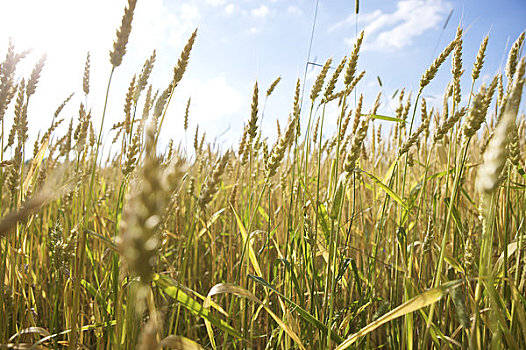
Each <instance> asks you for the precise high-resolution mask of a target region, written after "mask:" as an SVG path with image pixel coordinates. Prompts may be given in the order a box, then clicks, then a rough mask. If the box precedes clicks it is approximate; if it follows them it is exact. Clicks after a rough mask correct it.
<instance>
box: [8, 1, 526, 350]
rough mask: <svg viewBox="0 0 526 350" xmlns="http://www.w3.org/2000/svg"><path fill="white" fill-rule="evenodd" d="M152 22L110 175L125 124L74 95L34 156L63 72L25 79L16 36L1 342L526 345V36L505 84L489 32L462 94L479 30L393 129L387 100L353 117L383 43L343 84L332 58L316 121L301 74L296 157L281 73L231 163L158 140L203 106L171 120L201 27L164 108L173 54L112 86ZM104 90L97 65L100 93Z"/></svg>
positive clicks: (457, 46)
mask: <svg viewBox="0 0 526 350" xmlns="http://www.w3.org/2000/svg"><path fill="white" fill-rule="evenodd" d="M134 8H135V1H131V0H130V2H129V4H128V7H127V9H126V10H125V15H124V17H123V22H122V26H121V28H120V29H119V31H118V32H117V40H116V41H115V45H114V49H113V50H112V52H111V55H110V58H111V60H110V64H111V65H112V67H113V68H112V72H111V75H110V77H109V81H108V89H107V95H106V101H107V99H108V98H109V96H126V98H125V101H126V102H125V106H124V113H123V116H122V121H121V122H119V123H117V124H115V125H114V126H113V127H112V128H111V131H110V133H111V135H112V136H113V137H114V140H113V142H114V143H116V144H117V146H116V148H118V149H119V151H118V152H116V153H115V154H112V155H111V157H110V158H108V159H107V160H105V161H104V160H103V158H102V156H103V154H102V152H101V151H100V144H101V138H102V134H103V129H104V125H102V124H101V125H94V123H93V121H92V116H91V115H90V113H89V112H88V111H89V110H91V108H90V107H89V106H86V105H85V102H86V101H87V99H84V101H83V102H82V103H80V106H79V109H78V111H79V112H78V116H77V117H75V118H73V119H71V120H64V119H62V116H61V114H60V113H61V111H62V109H63V107H64V105H65V104H66V103H74V101H75V100H73V99H72V98H71V96H70V97H68V99H66V100H65V101H64V102H63V103H62V104H60V101H57V104H59V107H58V109H57V112H56V113H55V115H54V116H52V121H51V123H50V127H49V129H48V130H47V131H42V132H41V135H42V136H40V137H38V138H37V140H36V141H35V143H34V145H33V153H32V154H31V153H30V150H31V148H30V146H29V145H28V144H27V138H28V136H27V135H28V115H27V111H28V104H29V102H30V97H31V96H32V95H33V94H34V93H35V92H36V93H38V88H37V85H38V80H39V77H40V72H41V70H42V67H43V65H44V58H43V59H41V60H40V61H39V62H38V63H37V65H36V67H35V69H34V70H33V72H32V73H31V75H30V76H29V77H27V78H25V77H20V76H19V75H18V74H17V73H16V67H17V65H18V63H19V62H20V61H21V60H23V59H24V58H25V56H26V55H27V53H25V52H18V51H17V50H16V49H15V47H14V46H13V44H11V43H10V44H9V47H8V49H7V51H6V56H5V59H4V61H3V62H2V63H1V65H0V84H1V85H0V121H1V123H2V133H1V140H2V141H1V146H2V147H1V159H0V166H1V167H0V186H1V187H0V190H1V195H2V199H1V201H0V203H1V214H2V219H1V221H0V252H1V262H2V263H1V265H0V279H1V281H2V283H0V343H1V344H2V347H9V348H35V349H36V348H64V347H69V348H71V349H74V348H79V347H82V348H90V349H91V348H96V349H135V348H139V349H154V348H162V347H168V348H176V349H200V348H213V349H217V348H219V349H226V348H232V349H244V348H257V349H264V348H267V349H289V348H297V349H329V348H331V349H332V348H337V349H346V348H360V349H373V348H382V347H383V348H400V349H402V348H440V349H446V348H469V349H486V348H490V347H491V348H499V349H500V348H512V349H520V348H521V346H523V345H522V340H521V339H525V338H526V299H525V297H524V295H525V293H526V268H525V264H524V263H525V262H526V254H525V253H526V245H525V243H526V242H525V232H526V228H525V226H526V225H525V222H524V220H525V215H524V213H525V212H526V198H525V190H526V174H525V170H524V169H525V164H524V154H525V152H526V149H525V147H526V145H525V143H524V140H525V137H526V135H525V132H526V131H525V126H526V119H525V117H524V114H522V115H519V106H520V102H521V98H522V95H523V92H522V88H523V85H524V72H525V67H526V65H525V59H524V57H521V48H522V46H523V41H524V34H522V35H521V36H520V37H519V38H518V39H517V41H516V43H515V44H514V45H513V47H512V49H511V51H510V54H509V58H508V61H507V64H506V71H505V73H504V75H503V74H500V73H498V74H497V75H496V76H495V78H494V79H493V80H492V81H491V83H490V84H489V85H485V84H480V82H479V81H478V80H479V76H480V73H481V71H483V69H484V67H483V65H484V57H485V50H486V46H487V42H488V38H485V39H484V40H483V42H482V44H481V48H480V51H479V53H478V55H477V57H476V58H475V62H474V66H473V69H472V72H471V76H472V82H471V85H470V87H469V90H461V85H460V79H461V77H462V75H463V73H464V71H465V69H468V68H464V67H463V66H462V65H463V62H462V41H463V32H462V29H460V28H459V30H458V31H457V35H456V37H455V38H453V40H452V41H451V43H450V44H449V45H448V46H447V47H446V48H445V50H444V51H443V52H442V53H441V54H440V55H439V56H438V58H437V59H436V60H435V61H434V62H433V64H432V65H431V66H430V67H429V68H428V69H427V70H426V71H425V72H423V75H422V79H421V81H420V88H419V91H418V92H417V94H416V98H413V97H412V96H411V94H410V93H407V92H404V90H402V92H401V93H400V94H399V107H398V108H397V109H396V114H395V115H392V116H382V115H378V114H377V110H378V108H379V101H380V96H378V97H377V99H376V101H377V102H376V103H375V104H374V105H373V106H366V105H365V104H364V102H363V101H364V99H363V97H362V96H361V95H360V97H359V99H358V100H359V103H358V105H357V106H356V108H355V110H354V111H353V110H351V106H350V104H349V95H350V94H351V93H353V92H354V91H355V89H356V88H357V84H358V82H359V81H360V79H362V77H363V76H364V73H363V72H361V73H358V72H357V67H358V63H359V51H360V45H361V41H362V39H363V35H364V33H362V34H361V35H360V36H359V38H358V41H357V43H356V44H355V46H354V49H353V51H352V52H350V54H349V58H344V59H343V60H342V61H341V62H340V63H339V65H338V66H337V68H336V70H335V71H334V73H333V74H332V75H329V74H328V71H329V67H330V65H331V62H332V60H328V61H327V63H326V64H325V66H324V67H323V68H322V69H321V72H320V75H319V76H318V78H317V79H316V81H315V83H314V86H313V87H312V90H311V93H310V106H309V105H308V104H303V105H307V106H309V109H308V111H307V112H305V111H301V110H300V106H301V105H302V103H301V100H300V90H301V84H302V83H301V82H300V81H299V80H298V83H297V85H296V90H295V98H294V101H293V102H292V106H291V112H290V116H289V119H288V122H287V125H285V126H281V125H280V124H279V123H278V124H277V128H278V131H277V134H278V138H277V141H276V143H275V144H273V145H271V144H268V143H267V139H266V138H265V135H262V133H261V130H260V128H259V127H258V125H260V122H259V123H258V119H259V120H261V118H262V116H263V114H264V109H265V105H266V102H267V100H270V99H271V98H272V96H271V94H272V93H273V91H274V87H275V86H276V84H277V83H278V82H279V78H278V79H277V80H276V81H275V82H274V83H272V84H271V85H270V87H269V88H268V89H267V90H266V91H267V93H266V96H265V101H264V102H265V103H263V104H260V100H261V97H260V96H259V88H258V85H261V83H260V82H259V83H256V84H255V87H254V93H253V98H252V112H251V115H250V119H249V120H248V121H247V123H246V127H245V129H244V130H245V131H244V133H243V135H242V136H240V145H239V147H238V148H237V149H234V148H232V149H230V150H227V151H226V152H224V153H223V154H220V152H219V151H218V147H217V145H215V144H213V143H210V142H208V141H207V139H206V136H205V135H201V136H200V135H199V132H198V130H196V131H195V138H194V142H193V145H194V152H188V150H187V149H186V146H185V145H181V146H180V147H174V144H173V141H172V142H170V143H169V146H168V148H166V149H164V150H161V147H159V145H158V144H157V140H158V138H159V134H160V132H161V131H162V130H163V128H162V124H163V120H164V119H165V118H178V117H180V120H181V126H183V129H184V130H185V133H186V132H187V129H188V118H191V117H192V114H191V105H190V100H188V104H187V108H186V112H185V115H184V116H183V115H181V116H173V115H170V114H169V113H167V108H168V105H169V103H170V101H171V99H172V96H173V95H174V94H176V93H177V89H176V87H177V85H178V83H179V81H180V80H181V78H182V77H183V73H184V71H185V69H186V66H187V64H188V62H189V60H190V55H191V49H192V45H193V43H194V41H195V40H198V37H197V38H196V36H197V32H194V33H193V34H192V35H191V37H190V38H189V41H188V43H187V45H186V46H185V48H184V49H183V51H182V54H181V57H180V59H179V61H178V63H177V65H176V66H175V68H174V76H173V79H172V81H171V82H170V84H169V85H168V86H167V87H166V88H165V89H164V90H161V92H160V93H159V94H154V93H152V91H153V90H154V89H152V87H151V85H148V79H149V75H150V73H151V71H152V69H153V68H154V64H155V52H154V53H153V54H152V55H151V56H150V57H149V58H148V59H147V61H146V63H145V64H144V66H143V67H142V70H141V71H140V72H139V73H138V74H137V75H136V76H134V77H133V79H131V83H130V86H129V88H128V91H121V92H118V91H112V89H111V78H112V76H113V74H118V70H117V69H116V68H117V67H118V66H119V65H120V63H121V61H122V59H123V57H124V56H125V51H126V50H125V47H126V42H127V40H128V35H129V32H130V30H131V24H132V19H133V11H134ZM365 35H366V33H365ZM449 56H452V60H451V61H452V69H451V72H452V76H451V83H450V84H449V85H448V87H447V88H446V89H445V93H444V96H443V104H442V106H430V105H429V102H428V101H426V100H425V99H423V98H422V92H423V91H424V89H425V88H426V86H427V85H428V84H429V83H431V81H432V80H433V78H434V77H435V75H436V73H437V71H438V70H439V69H446V68H445V65H446V64H447V62H448V57H449ZM467 59H469V58H467ZM89 77H90V59H89V55H88V56H87V59H86V64H85V71H84V79H83V82H82V83H83V91H84V93H85V95H86V97H87V96H88V94H89V93H90V90H91V87H90V85H89ZM462 91H463V93H464V94H465V95H467V96H469V98H467V99H465V98H464V99H463V98H462ZM358 92H359V93H361V92H362V91H358ZM466 100H467V101H468V102H467V103H465V102H464V101H466ZM331 104H334V105H336V106H337V107H338V108H337V109H334V108H327V107H328V106H329V105H331ZM10 106H12V108H10ZM334 110H337V112H336V114H333V113H329V112H328V111H334ZM366 111H367V112H366ZM7 118H11V119H12V120H13V123H8V122H7ZM303 118H306V121H307V122H306V123H301V120H302V119H303ZM102 120H104V117H103V118H102ZM328 120H337V125H338V127H337V130H336V132H335V133H334V134H332V135H331V134H327V131H326V129H327V128H326V122H327V121H328ZM61 123H64V124H69V127H68V128H65V129H64V130H65V133H63V134H61V131H60V130H61V129H60V128H59V125H60V124H61ZM10 124H12V127H11V129H10V130H7V125H10ZM301 125H306V128H305V130H301ZM386 128H390V131H388V132H387V131H385V130H386ZM381 129H383V130H384V132H382V131H381ZM387 135H388V136H387ZM189 154H192V155H191V156H189ZM26 160H27V161H26Z"/></svg>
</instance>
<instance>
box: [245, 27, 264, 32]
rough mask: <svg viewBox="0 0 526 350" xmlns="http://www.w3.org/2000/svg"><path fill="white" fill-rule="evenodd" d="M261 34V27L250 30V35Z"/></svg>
mask: <svg viewBox="0 0 526 350" xmlns="http://www.w3.org/2000/svg"><path fill="white" fill-rule="evenodd" d="M259 33H261V28H259V27H250V28H249V29H248V34H259Z"/></svg>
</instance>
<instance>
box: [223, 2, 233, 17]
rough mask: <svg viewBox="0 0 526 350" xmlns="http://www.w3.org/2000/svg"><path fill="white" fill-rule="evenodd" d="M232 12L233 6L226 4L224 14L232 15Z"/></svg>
mask: <svg viewBox="0 0 526 350" xmlns="http://www.w3.org/2000/svg"><path fill="white" fill-rule="evenodd" d="M234 10H235V6H234V4H228V5H226V6H225V13H226V14H227V15H230V14H232V13H233V12H234Z"/></svg>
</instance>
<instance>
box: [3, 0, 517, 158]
mask: <svg viewBox="0 0 526 350" xmlns="http://www.w3.org/2000/svg"><path fill="white" fill-rule="evenodd" d="M125 4H126V1H122V0H119V1H117V0H91V1H77V0H47V1H40V0H18V1H6V0H0V45H1V46H0V47H1V49H0V53H1V54H2V55H3V54H4V53H5V50H6V48H7V43H8V38H9V37H12V38H13V41H14V44H15V46H16V47H17V48H18V49H19V50H22V49H28V48H33V53H32V54H31V55H30V56H29V58H28V59H26V60H25V61H24V64H23V65H22V66H21V70H20V72H21V73H24V74H28V73H29V72H30V71H31V69H32V66H33V65H34V63H35V62H36V61H37V60H38V58H39V56H40V54H41V53H43V52H47V55H48V61H47V64H46V67H45V69H44V71H43V76H42V79H41V83H40V86H39V88H38V89H37V94H36V95H35V97H34V99H33V100H32V101H31V104H30V106H29V117H30V126H31V127H30V132H32V136H34V135H35V134H36V131H37V129H38V128H47V126H48V125H49V121H50V118H51V115H52V113H53V111H54V110H55V108H56V107H57V106H58V105H59V104H60V103H61V102H62V100H63V99H64V98H65V97H66V96H68V95H69V94H70V93H71V92H76V97H75V100H74V101H73V102H72V103H71V104H70V106H69V108H68V109H66V110H65V112H64V114H63V115H62V116H63V117H65V118H66V120H69V118H70V117H72V116H75V117H76V112H77V110H78V104H79V103H80V101H84V99H83V96H82V73H83V66H84V59H85V55H86V52H87V51H90V52H91V55H92V64H91V66H92V75H91V90H92V91H93V93H92V94H91V96H90V97H89V100H88V107H89V108H92V109H93V118H94V119H95V120H97V119H100V115H101V113H102V111H101V109H102V104H103V102H104V101H103V97H104V92H105V84H106V80H107V76H108V73H109V70H110V68H111V66H110V63H109V56H108V51H109V50H110V48H111V47H112V43H113V40H114V38H115V30H116V29H117V28H118V26H119V25H120V21H121V16H122V13H123V8H124V6H125ZM315 8H316V1H315V0H259V1H258V0H237V1H233V0H185V1H183V0H180V1H169V0H138V5H137V8H136V13H135V18H134V23H133V30H132V34H131V36H130V43H129V46H128V53H127V55H126V56H125V57H124V61H123V64H122V66H121V67H119V68H118V70H117V71H116V75H115V76H114V77H115V78H114V81H113V86H112V90H111V92H110V105H109V114H108V120H109V121H108V123H107V125H106V126H108V127H109V126H110V124H113V123H116V122H118V121H120V120H122V118H123V112H122V106H123V103H124V97H125V94H126V89H127V86H128V84H129V81H130V80H131V77H132V76H133V74H134V73H138V72H140V69H141V67H142V64H143V62H144V60H146V59H147V58H148V57H149V56H150V54H151V51H152V50H153V49H154V48H155V49H156V50H157V57H158V59H157V62H156V66H155V68H154V71H153V75H152V79H151V83H153V85H154V88H158V89H164V88H165V87H166V85H167V84H168V82H169V81H170V79H171V75H172V68H173V66H174V65H175V64H176V62H177V59H178V57H179V53H180V51H181V50H182V48H183V46H184V44H185V42H186V40H187V38H188V36H189V35H190V33H191V32H192V31H193V30H194V28H196V27H199V31H198V36H197V40H196V43H195V46H194V50H193V52H192V54H191V59H190V64H189V66H188V69H187V72H186V75H185V76H184V78H183V81H182V83H181V84H180V86H179V87H178V88H177V90H176V94H175V96H174V99H173V100H172V103H171V106H170V109H169V111H168V114H167V117H166V120H165V128H164V130H163V134H162V137H161V140H162V141H163V142H166V141H167V140H168V138H174V139H176V140H183V139H184V132H183V129H182V125H183V115H184V109H185V104H186V100H187V99H188V97H190V96H191V97H192V106H191V110H190V116H191V117H190V132H189V136H188V138H189V143H191V140H192V138H193V132H194V130H195V126H196V124H199V126H200V130H202V131H206V132H207V135H208V136H207V138H208V139H209V140H213V139H214V138H217V140H218V142H219V143H220V144H221V145H223V148H224V147H228V146H229V145H231V144H236V143H237V141H238V139H239V137H240V135H241V130H242V127H243V123H246V121H247V119H248V117H249V115H250V103H251V95H252V89H253V85H254V82H255V80H256V79H257V81H258V83H259V86H260V92H261V96H262V98H261V103H263V96H264V92H265V91H266V89H267V87H268V86H269V84H270V83H271V82H272V81H273V80H274V79H275V78H276V77H278V76H281V77H282V82H281V83H280V84H279V85H278V87H277V88H276V90H275V92H274V94H273V96H271V98H270V99H269V101H268V103H267V106H266V110H265V119H264V121H263V131H264V135H265V136H267V137H269V138H270V139H273V138H274V134H275V124H276V123H275V120H276V119H279V120H280V121H281V122H282V123H285V121H286V119H287V116H288V113H289V112H290V109H291V104H292V97H293V91H294V85H295V81H296V79H297V78H301V79H302V80H303V77H304V71H305V64H306V61H307V52H308V47H309V39H310V34H311V30H312V24H313V18H314V11H315ZM354 11H355V1H354V0H330V1H329V0H320V1H319V8H318V17H317V21H316V27H315V31H314V38H313V43H312V51H311V57H310V60H311V61H314V60H315V61H316V62H318V63H320V64H322V63H324V62H325V60H326V59H327V58H329V57H333V60H334V62H335V63H334V65H336V62H338V61H339V60H340V59H341V58H342V57H343V56H344V55H346V54H348V53H349V52H350V50H351V49H352V45H353V43H354V39H355V38H356V35H357V32H356V30H358V32H359V31H361V30H365V39H364V44H363V50H362V52H361V56H360V61H359V66H358V69H359V70H365V71H366V75H365V78H364V79H363V80H362V82H361V83H360V84H359V85H358V90H357V91H358V93H363V94H364V95H365V109H366V110H368V109H369V108H370V107H371V105H372V103H373V100H374V98H375V96H376V94H377V93H378V91H380V86H379V85H378V81H377V76H379V77H380V78H381V80H382V82H383V90H382V91H383V93H384V98H383V99H382V106H381V107H380V113H383V114H387V115H390V114H392V113H393V110H394V108H395V102H394V101H390V100H389V98H390V97H391V96H392V94H393V92H394V91H395V90H396V89H399V88H402V87H405V88H406V90H412V91H414V92H416V90H417V88H418V83H419V80H420V77H421V75H422V73H423V72H424V71H425V69H426V68H427V67H428V66H429V64H430V63H431V62H432V61H433V59H434V58H435V57H436V56H437V55H438V54H439V53H440V52H441V50H442V49H443V48H444V47H445V46H446V45H447V43H448V42H449V41H450V40H451V39H452V38H453V37H454V35H455V31H456V27H457V25H458V24H459V23H462V25H463V27H464V31H465V37H464V56H463V62H464V67H465V69H466V73H465V81H464V89H463V93H464V97H465V98H467V93H468V91H467V89H468V86H469V85H470V79H471V78H470V71H471V68H472V65H473V61H474V58H475V56H476V53H477V50H478V47H479V44H480V42H481V40H482V39H483V38H484V36H485V35H486V34H488V33H489V34H490V41H489V44H488V49H487V56H486V57H487V58H486V64H485V66H484V69H483V71H482V74H481V79H480V82H479V84H480V83H482V82H483V81H489V80H490V79H491V77H492V76H493V74H495V73H497V72H499V71H503V67H504V64H505V60H506V57H507V50H508V49H509V47H510V45H511V44H512V43H513V42H514V41H515V39H516V38H517V37H518V35H519V34H520V33H521V32H522V31H524V30H525V29H526V1H524V0H499V1H496V0H495V1H475V0H471V1H468V0H466V1H455V0H449V1H446V0H396V1H386V0H384V1H381V0H362V1H360V11H359V14H358V15H356V14H355V13H354ZM451 11H453V12H452V16H451V18H450V20H449V23H448V25H447V26H446V28H445V29H444V28H443V25H444V23H445V21H446V18H447V17H448V15H449V14H450V12H451ZM318 71H319V68H311V69H309V70H308V73H307V81H306V83H307V89H309V88H310V84H311V83H312V81H313V80H314V78H315V76H316V75H317V73H318ZM449 72H450V61H446V64H445V66H443V67H442V69H441V71H440V73H439V75H438V76H437V79H436V81H433V83H432V84H431V85H429V87H427V88H426V90H425V94H424V95H425V96H426V97H427V98H428V100H429V101H430V102H431V103H432V102H433V101H438V100H439V99H440V97H439V96H441V95H442V92H443V90H444V88H445V86H446V84H447V82H448V79H449V77H450V73H449ZM306 91H308V90H306ZM305 107H308V106H305ZM304 109H305V110H307V108H304ZM330 113H332V112H330ZM305 118H306V116H305V117H304V119H305ZM330 120H332V122H333V123H334V122H335V120H336V116H335V115H334V116H333V117H332V118H331V117H330V116H329V121H330ZM328 127H329V128H330V127H331V125H330V122H329V124H328ZM110 137H111V136H110Z"/></svg>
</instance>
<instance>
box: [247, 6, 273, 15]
mask: <svg viewBox="0 0 526 350" xmlns="http://www.w3.org/2000/svg"><path fill="white" fill-rule="evenodd" d="M269 12H270V10H269V8H268V7H267V6H265V5H261V6H260V7H258V8H255V9H252V11H250V13H251V14H252V16H254V17H260V18H265V17H266V16H267V15H268V14H269Z"/></svg>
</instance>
